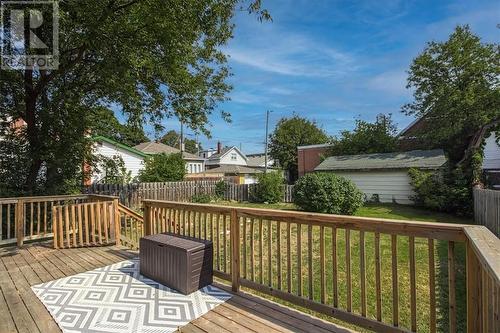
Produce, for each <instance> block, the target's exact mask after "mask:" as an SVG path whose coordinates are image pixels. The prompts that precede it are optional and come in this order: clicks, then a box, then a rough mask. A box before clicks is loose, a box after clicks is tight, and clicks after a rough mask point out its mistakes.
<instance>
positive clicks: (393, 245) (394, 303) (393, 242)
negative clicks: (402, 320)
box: [391, 235, 399, 327]
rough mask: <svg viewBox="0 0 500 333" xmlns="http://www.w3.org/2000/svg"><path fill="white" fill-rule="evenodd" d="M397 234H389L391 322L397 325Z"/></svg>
mask: <svg viewBox="0 0 500 333" xmlns="http://www.w3.org/2000/svg"><path fill="white" fill-rule="evenodd" d="M397 237H398V236H397V235H391V257H392V324H393V325H394V327H398V326H399V292H398V288H399V286H398V238H397Z"/></svg>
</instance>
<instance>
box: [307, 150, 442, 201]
mask: <svg viewBox="0 0 500 333" xmlns="http://www.w3.org/2000/svg"><path fill="white" fill-rule="evenodd" d="M445 163H446V157H445V155H444V152H443V150H441V149H435V150H414V151H408V152H398V153H385V154H365V155H350V156H331V157H329V158H327V159H326V160H324V161H323V162H322V163H321V164H320V165H318V166H317V167H316V168H315V171H327V172H334V173H335V174H337V175H339V176H342V177H345V178H348V179H350V180H352V181H353V182H354V183H355V184H356V186H358V188H359V189H360V190H361V191H363V193H364V194H365V196H366V199H367V200H373V199H375V198H377V199H378V200H379V201H380V202H394V203H398V204H412V200H411V197H412V196H413V195H414V191H413V188H412V186H411V184H410V177H409V176H408V170H409V169H410V168H418V169H421V170H437V169H439V168H441V167H442V166H443V165H444V164H445Z"/></svg>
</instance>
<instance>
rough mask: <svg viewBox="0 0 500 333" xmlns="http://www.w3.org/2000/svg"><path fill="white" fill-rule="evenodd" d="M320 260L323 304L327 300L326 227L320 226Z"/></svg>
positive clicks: (321, 299)
mask: <svg viewBox="0 0 500 333" xmlns="http://www.w3.org/2000/svg"><path fill="white" fill-rule="evenodd" d="M319 261H320V283H321V295H320V301H321V303H322V304H325V302H326V284H325V280H326V276H325V227H324V226H321V227H320V228H319Z"/></svg>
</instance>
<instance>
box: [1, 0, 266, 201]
mask: <svg viewBox="0 0 500 333" xmlns="http://www.w3.org/2000/svg"><path fill="white" fill-rule="evenodd" d="M240 9H245V10H247V11H248V12H249V13H253V14H256V15H258V17H259V19H261V20H266V19H270V16H269V13H268V12H267V11H266V10H265V9H263V8H262V7H261V1H260V0H206V1H198V0H171V1H168V4H167V5H166V4H165V1H162V0H151V1H140V0H124V1H114V0H105V1H102V0H69V1H61V2H59V31H60V33H59V36H58V39H59V46H60V47H59V66H58V68H57V69H54V70H45V69H43V70H40V69H38V68H35V69H29V68H28V69H25V70H22V71H14V70H2V72H1V73H0V111H1V112H0V114H1V115H2V117H3V116H6V118H7V117H12V118H13V119H23V120H24V121H25V122H26V127H25V129H24V130H23V131H20V132H19V133H18V136H17V137H14V138H13V140H16V141H18V143H19V144H22V145H24V147H23V149H22V151H25V152H26V162H27V163H26V164H25V165H26V167H25V168H23V169H21V170H16V169H13V170H7V172H11V173H14V174H17V178H18V179H20V180H22V182H20V183H19V185H18V188H17V190H18V191H19V192H24V193H35V192H46V193H49V192H61V191H65V190H66V188H65V186H66V185H65V184H72V185H71V187H72V188H73V187H75V186H78V184H79V182H80V181H81V179H80V180H79V178H81V177H80V175H81V172H82V170H81V165H82V164H83V161H87V162H88V160H89V159H90V158H91V146H92V141H91V140H89V139H88V138H86V137H85V135H84V134H85V133H86V132H87V131H88V129H89V128H90V127H91V117H90V114H91V112H89V110H94V109H95V108H97V107H102V106H109V105H116V106H117V107H119V108H121V111H122V112H123V113H124V114H125V115H126V117H127V119H128V120H129V122H131V123H133V124H135V125H138V124H142V123H143V122H144V121H149V122H151V123H152V124H153V125H155V127H156V128H157V129H158V128H161V126H160V125H159V124H161V121H162V120H164V119H165V118H168V117H172V116H177V117H178V118H180V119H182V120H183V121H184V122H185V123H186V124H188V125H189V126H190V127H192V128H197V129H198V130H199V131H200V132H204V133H208V129H207V128H208V126H207V124H208V117H209V116H210V115H211V114H212V113H213V112H214V110H215V109H216V106H217V105H218V103H220V102H222V101H225V100H226V99H227V94H228V92H229V91H230V89H231V86H230V85H229V84H228V83H227V82H226V80H227V78H228V77H229V76H230V74H231V73H230V69H229V67H228V65H227V56H226V54H225V53H224V52H223V50H222V48H223V47H224V46H225V45H226V44H227V42H228V41H229V40H230V39H231V37H232V32H233V28H234V24H233V21H232V17H233V15H234V12H235V11H236V10H240ZM40 10H41V11H42V14H43V17H44V18H50V17H51V13H50V12H44V10H45V9H40ZM51 28H52V27H50V26H49V25H42V26H41V27H40V28H38V29H37V35H50V34H51V31H52V29H51ZM26 33H29V29H28V28H26ZM3 37H4V40H3V42H4V43H6V44H9V45H11V44H12V41H11V40H9V38H11V37H12V36H11V35H10V34H3ZM222 116H223V118H224V119H228V116H229V115H228V114H227V113H224V112H223V113H222ZM2 168H4V166H3V165H2Z"/></svg>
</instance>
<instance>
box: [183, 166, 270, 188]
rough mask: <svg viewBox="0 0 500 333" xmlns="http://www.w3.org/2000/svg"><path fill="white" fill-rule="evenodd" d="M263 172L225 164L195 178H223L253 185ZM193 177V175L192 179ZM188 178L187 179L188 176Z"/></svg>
mask: <svg viewBox="0 0 500 333" xmlns="http://www.w3.org/2000/svg"><path fill="white" fill-rule="evenodd" d="M263 172H264V171H262V170H259V169H256V168H250V167H247V166H243V165H234V164H225V165H221V166H218V167H216V168H212V169H207V170H206V171H205V172H203V173H201V174H197V175H196V177H199V178H206V179H209V178H219V179H221V178H224V179H226V180H227V179H229V180H230V181H231V182H233V183H235V184H255V183H257V177H256V176H257V174H259V173H263ZM194 176H195V175H193V177H194ZM188 178H191V177H189V175H188Z"/></svg>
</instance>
